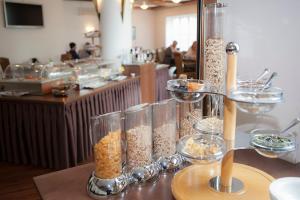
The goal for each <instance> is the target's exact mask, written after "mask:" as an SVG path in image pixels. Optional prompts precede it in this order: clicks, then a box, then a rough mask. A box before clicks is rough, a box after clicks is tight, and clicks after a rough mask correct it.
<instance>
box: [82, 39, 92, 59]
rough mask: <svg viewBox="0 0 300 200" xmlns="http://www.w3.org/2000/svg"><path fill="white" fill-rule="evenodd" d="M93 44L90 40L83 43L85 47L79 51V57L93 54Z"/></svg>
mask: <svg viewBox="0 0 300 200" xmlns="http://www.w3.org/2000/svg"><path fill="white" fill-rule="evenodd" d="M90 47H91V44H90V43H89V42H86V43H85V44H84V45H83V49H82V50H80V51H79V57H80V58H88V57H90V56H91V55H92V51H91V50H90Z"/></svg>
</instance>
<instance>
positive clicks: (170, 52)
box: [164, 40, 178, 66]
mask: <svg viewBox="0 0 300 200" xmlns="http://www.w3.org/2000/svg"><path fill="white" fill-rule="evenodd" d="M177 44H178V43H177V41H175V40H174V41H173V43H172V44H171V45H170V46H169V47H168V48H166V51H165V58H164V64H169V65H170V66H173V65H175V61H174V52H177V49H176V46H177Z"/></svg>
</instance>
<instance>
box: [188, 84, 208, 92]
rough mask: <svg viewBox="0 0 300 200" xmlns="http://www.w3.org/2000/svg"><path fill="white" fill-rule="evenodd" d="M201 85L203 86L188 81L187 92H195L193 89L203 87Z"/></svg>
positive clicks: (196, 89)
mask: <svg viewBox="0 0 300 200" xmlns="http://www.w3.org/2000/svg"><path fill="white" fill-rule="evenodd" d="M203 86H204V84H201V83H196V82H189V83H188V84H187V87H188V91H189V92H195V91H198V90H201V89H202V88H203Z"/></svg>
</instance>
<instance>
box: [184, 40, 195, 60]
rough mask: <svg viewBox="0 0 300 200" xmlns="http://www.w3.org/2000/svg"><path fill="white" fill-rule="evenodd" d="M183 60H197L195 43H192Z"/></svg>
mask: <svg viewBox="0 0 300 200" xmlns="http://www.w3.org/2000/svg"><path fill="white" fill-rule="evenodd" d="M184 58H185V59H188V60H196V58H197V41H195V42H193V44H192V46H191V47H190V48H189V50H188V51H187V52H186V54H185V55H184Z"/></svg>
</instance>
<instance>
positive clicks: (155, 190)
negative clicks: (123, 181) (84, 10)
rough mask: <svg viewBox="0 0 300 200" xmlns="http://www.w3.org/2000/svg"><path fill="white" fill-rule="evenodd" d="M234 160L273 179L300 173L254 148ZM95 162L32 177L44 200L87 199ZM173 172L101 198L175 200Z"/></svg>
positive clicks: (237, 152) (294, 167)
mask: <svg viewBox="0 0 300 200" xmlns="http://www.w3.org/2000/svg"><path fill="white" fill-rule="evenodd" d="M235 161H236V162H238V163H243V164H247V165H250V166H253V167H256V168H258V169H260V170H263V171H265V172H267V173H269V174H270V175H272V176H273V177H274V178H280V177H286V176H300V165H294V164H291V163H288V162H286V161H283V160H280V159H270V158H264V157H262V156H260V155H258V154H257V153H256V152H255V151H253V150H239V151H236V155H235ZM93 169H94V165H93V164H92V163H91V164H87V165H82V166H79V167H74V168H70V169H66V170H62V171H58V172H54V173H50V174H46V175H42V176H38V177H35V178H34V182H35V184H36V186H37V188H38V190H39V193H40V195H41V197H42V198H43V199H44V200H50V199H72V200H77V199H78V200H90V199H91V198H89V197H88V196H87V192H86V184H87V180H88V178H89V176H90V174H91V172H92V171H93ZM173 175H174V174H172V173H171V174H168V175H161V177H160V179H159V180H158V181H157V182H156V183H154V184H152V183H146V184H145V185H143V186H140V187H138V186H129V187H128V188H127V189H126V190H125V191H124V192H123V193H122V194H120V195H118V196H114V197H110V198H103V199H120V200H140V199H142V200H174V198H173V196H172V192H171V181H172V178H173Z"/></svg>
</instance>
